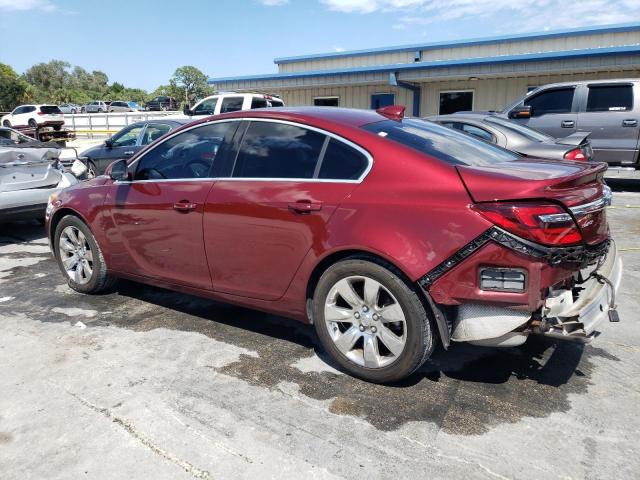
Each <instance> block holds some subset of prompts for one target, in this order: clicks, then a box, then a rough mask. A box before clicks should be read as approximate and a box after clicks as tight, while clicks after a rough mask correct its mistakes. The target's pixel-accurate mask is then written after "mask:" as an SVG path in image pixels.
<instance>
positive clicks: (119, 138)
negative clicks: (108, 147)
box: [111, 125, 142, 147]
mask: <svg viewBox="0 0 640 480" xmlns="http://www.w3.org/2000/svg"><path fill="white" fill-rule="evenodd" d="M141 131H142V125H135V126H131V127H128V128H125V129H123V130H120V131H119V132H118V133H116V134H115V135H114V136H113V137H111V144H112V146H114V147H132V146H133V145H135V144H136V142H137V141H138V137H139V136H140V132H141Z"/></svg>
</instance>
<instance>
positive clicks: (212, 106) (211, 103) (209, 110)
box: [193, 98, 218, 115]
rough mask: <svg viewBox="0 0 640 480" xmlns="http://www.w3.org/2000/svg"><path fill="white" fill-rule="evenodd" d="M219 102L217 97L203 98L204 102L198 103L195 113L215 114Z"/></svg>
mask: <svg viewBox="0 0 640 480" xmlns="http://www.w3.org/2000/svg"><path fill="white" fill-rule="evenodd" d="M217 104H218V99H217V98H210V99H208V100H203V101H202V103H200V104H198V105H196V108H195V110H194V111H193V114H194V115H213V114H214V113H215V111H216V105H217Z"/></svg>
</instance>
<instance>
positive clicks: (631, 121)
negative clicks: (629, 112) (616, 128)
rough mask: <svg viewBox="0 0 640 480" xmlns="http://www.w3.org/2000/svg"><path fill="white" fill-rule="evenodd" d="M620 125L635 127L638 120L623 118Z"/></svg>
mask: <svg viewBox="0 0 640 480" xmlns="http://www.w3.org/2000/svg"><path fill="white" fill-rule="evenodd" d="M622 126H623V127H637V126H638V121H637V120H635V119H633V118H630V119H628V120H623V121H622Z"/></svg>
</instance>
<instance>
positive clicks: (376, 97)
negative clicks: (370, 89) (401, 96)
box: [371, 93, 396, 110]
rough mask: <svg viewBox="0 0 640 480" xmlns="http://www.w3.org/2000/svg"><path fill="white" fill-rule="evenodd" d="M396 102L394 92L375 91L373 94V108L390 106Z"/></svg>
mask: <svg viewBox="0 0 640 480" xmlns="http://www.w3.org/2000/svg"><path fill="white" fill-rule="evenodd" d="M395 103H396V96H395V94H393V93H374V94H373V95H371V108H372V109H373V110H377V109H379V108H383V107H388V106H390V105H394V104H395Z"/></svg>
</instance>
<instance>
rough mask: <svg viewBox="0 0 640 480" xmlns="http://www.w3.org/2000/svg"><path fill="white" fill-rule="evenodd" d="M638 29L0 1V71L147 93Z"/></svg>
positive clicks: (437, 11) (617, 18)
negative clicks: (417, 52)
mask: <svg viewBox="0 0 640 480" xmlns="http://www.w3.org/2000/svg"><path fill="white" fill-rule="evenodd" d="M636 21H640V0H576V1H572V2H569V1H567V0H537V1H531V0H526V1H522V0H209V1H207V0H182V1H179V2H177V1H171V2H169V1H161V0H126V1H125V0H108V1H104V0H103V1H95V0H0V38H1V39H2V40H1V41H0V62H2V63H7V64H9V65H11V66H12V67H13V68H14V69H15V70H16V71H17V72H18V73H22V72H24V70H25V69H27V68H29V67H30V66H31V65H33V64H35V63H39V62H46V61H49V60H51V59H59V60H66V61H68V62H69V63H71V64H72V65H79V66H81V67H83V68H85V69H87V70H89V71H91V70H102V71H103V72H105V73H106V74H107V75H108V76H109V80H110V81H117V82H120V83H123V84H125V85H126V86H127V87H139V88H144V89H146V90H154V89H155V88H156V87H157V86H158V85H161V84H166V83H168V81H169V78H170V77H171V75H172V74H173V72H174V71H175V69H176V68H177V67H180V66H183V65H194V66H196V67H198V68H199V69H200V70H202V71H203V72H204V73H205V74H207V75H208V76H209V77H228V76H235V75H254V74H263V73H275V72H276V71H277V68H276V66H275V65H274V63H273V59H274V58H276V57H286V56H293V55H305V54H312V53H323V52H333V51H342V50H357V49H364V48H375V47H385V46H392V45H402V44H415V43H421V42H425V43H428V42H437V41H445V40H459V39H467V38H479V37H487V36H494V35H508V34H516V33H524V32H539V31H545V30H555V29H566V28H573V27H588V26H595V25H606V24H615V23H628V22H636Z"/></svg>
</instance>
